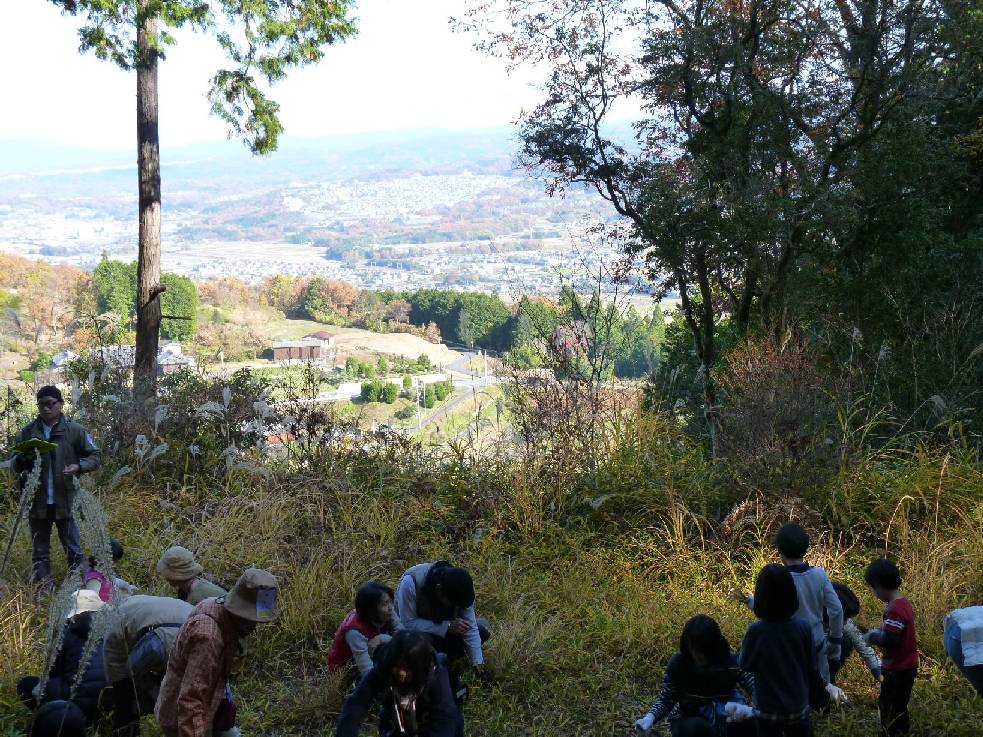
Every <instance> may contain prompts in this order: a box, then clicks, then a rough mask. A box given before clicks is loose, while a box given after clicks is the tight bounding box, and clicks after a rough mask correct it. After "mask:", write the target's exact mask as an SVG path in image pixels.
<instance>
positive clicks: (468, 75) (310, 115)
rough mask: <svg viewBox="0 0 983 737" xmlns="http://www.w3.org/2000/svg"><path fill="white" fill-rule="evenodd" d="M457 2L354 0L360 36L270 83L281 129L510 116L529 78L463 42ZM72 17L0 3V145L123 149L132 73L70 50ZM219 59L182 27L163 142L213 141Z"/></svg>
mask: <svg viewBox="0 0 983 737" xmlns="http://www.w3.org/2000/svg"><path fill="white" fill-rule="evenodd" d="M463 7H464V0H361V2H360V3H359V5H358V8H357V10H356V15H357V17H358V18H359V34H358V36H356V37H355V38H353V39H351V40H350V41H348V42H347V43H345V44H342V45H339V46H337V47H333V48H331V49H329V50H328V54H327V57H326V58H325V60H324V61H323V62H322V63H321V64H320V65H318V66H317V67H312V68H308V69H302V70H295V71H294V72H292V73H291V75H290V77H289V78H288V79H287V80H285V81H284V82H282V83H281V84H279V85H277V86H276V87H275V88H274V90H273V97H274V99H276V100H277V101H278V102H279V103H280V104H281V113H282V121H283V123H284V125H285V127H286V129H287V134H288V135H299V136H317V135H325V134H333V133H354V132H367V131H379V130H394V129H402V128H417V127H427V126H439V127H446V128H473V127H485V126H493V125H503V124H507V123H510V122H512V121H514V120H515V119H516V118H517V116H518V115H519V113H520V111H521V109H522V108H523V107H526V108H529V107H531V106H532V105H534V104H535V103H536V101H537V99H538V93H537V92H536V91H535V89H533V88H532V86H531V85H530V84H529V79H530V77H528V76H526V77H525V78H520V77H516V76H512V77H510V76H508V75H506V73H505V70H504V67H503V66H502V65H501V63H499V62H497V61H494V60H491V59H488V58H486V57H484V56H483V55H481V54H480V53H478V52H476V51H474V50H473V49H472V48H471V42H472V39H471V38H469V37H467V36H462V35H460V34H456V33H454V32H453V31H452V30H451V28H450V26H449V24H448V17H449V16H450V15H452V14H455V13H460V12H461V11H462V9H463ZM77 23H78V20H77V19H74V18H71V17H65V16H62V15H60V14H59V12H58V10H57V8H55V7H54V6H53V5H52V4H50V3H47V2H41V1H39V0H32V1H31V2H20V3H16V4H13V3H4V7H3V9H2V10H0V68H2V69H3V70H4V73H3V79H4V81H3V85H2V94H3V100H4V103H5V108H6V110H5V114H4V115H2V116H0V140H20V139H30V140H43V141H50V142H53V143H59V144H67V145H74V146H88V147H98V148H104V147H113V148H129V147H131V146H133V145H134V139H135V133H134V129H135V126H136V123H135V95H136V90H135V88H136V78H135V74H131V73H126V72H123V71H120V70H119V69H117V68H115V67H114V66H113V65H112V64H110V63H109V62H103V61H99V60H97V59H95V58H94V57H93V56H91V55H85V56H82V55H80V54H79V53H78V51H77V48H78V39H77V36H76V28H77ZM221 63H222V57H221V54H220V53H219V52H218V50H217V48H216V47H215V45H214V43H213V42H212V41H211V40H210V39H208V38H206V37H202V36H196V35H194V34H191V33H182V34H180V36H179V43H178V45H177V46H176V47H175V48H173V49H171V50H170V51H169V53H168V57H167V59H166V60H165V61H164V62H163V63H162V65H161V71H160V127H161V140H162V143H163V145H165V146H168V145H172V146H174V145H181V144H185V143H193V142H198V141H208V140H215V139H219V138H223V137H224V135H225V129H224V127H223V125H222V123H221V122H220V121H218V120H216V119H215V118H213V117H212V116H211V115H210V114H209V109H208V102H207V100H206V99H205V92H206V90H207V85H208V78H209V76H210V75H211V73H212V71H213V70H215V69H216V68H218V67H219V65H221Z"/></svg>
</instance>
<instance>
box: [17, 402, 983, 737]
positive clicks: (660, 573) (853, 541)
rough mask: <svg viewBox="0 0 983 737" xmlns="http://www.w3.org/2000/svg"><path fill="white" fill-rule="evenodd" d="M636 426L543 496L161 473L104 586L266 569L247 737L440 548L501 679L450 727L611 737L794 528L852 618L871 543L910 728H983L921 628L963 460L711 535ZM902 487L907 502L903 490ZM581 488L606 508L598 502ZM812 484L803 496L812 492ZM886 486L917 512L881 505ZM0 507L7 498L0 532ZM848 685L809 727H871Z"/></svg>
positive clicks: (972, 551)
mask: <svg viewBox="0 0 983 737" xmlns="http://www.w3.org/2000/svg"><path fill="white" fill-rule="evenodd" d="M647 422H650V423H651V424H647V425H643V426H635V427H634V428H633V429H632V428H630V427H629V428H624V429H623V433H624V437H623V438H622V439H621V440H619V444H618V445H617V446H616V448H615V450H614V452H613V453H612V455H611V459H613V460H610V462H606V463H605V464H602V465H601V467H600V468H599V469H598V471H597V473H596V475H593V476H592V477H591V478H590V479H579V480H578V479H577V478H574V477H570V478H568V479H567V482H566V483H567V484H568V485H566V486H557V485H555V484H553V483H552V482H551V483H544V481H543V478H542V476H541V473H540V468H539V467H538V466H537V465H536V464H535V462H534V461H533V460H531V459H530V457H529V456H524V457H522V458H523V460H522V461H520V460H517V458H519V457H520V456H515V455H510V454H508V453H504V452H502V453H499V454H498V455H495V456H489V457H485V458H483V459H482V460H481V461H480V462H474V461H473V460H472V461H471V462H468V460H467V459H466V458H460V457H458V458H455V457H453V456H452V457H444V458H442V459H439V460H440V462H436V461H434V462H431V461H427V460H426V458H425V457H423V456H420V455H417V454H416V453H415V451H411V450H408V449H405V448H403V447H402V446H399V445H398V444H397V445H389V446H386V445H380V446H373V447H348V448H347V449H342V448H339V449H337V450H336V451H333V452H331V453H327V454H322V455H320V456H318V457H317V459H316V460H315V459H311V460H310V461H309V462H308V464H307V465H306V466H305V467H303V468H300V467H294V468H290V469H288V468H283V467H277V465H276V461H275V460H273V459H268V462H269V463H270V464H272V465H273V468H274V470H275V471H276V472H275V473H274V474H273V475H272V477H270V478H269V479H267V478H265V477H263V476H258V475H250V474H247V473H245V472H243V471H238V470H237V471H233V472H232V475H231V476H228V477H225V478H223V477H221V475H218V476H214V475H210V476H207V477H205V476H202V477H195V478H190V479H186V480H185V483H183V484H181V483H177V482H176V481H175V479H174V478H171V477H169V476H168V473H169V471H168V470H167V467H165V466H161V467H160V468H159V469H157V471H156V473H157V480H156V482H151V480H150V478H149V477H147V476H146V475H144V476H139V477H138V476H134V477H128V478H127V479H124V481H123V482H122V483H121V484H120V485H119V486H118V487H117V488H115V489H114V490H112V491H107V490H102V491H101V492H100V494H99V497H100V499H101V502H102V505H103V506H104V508H105V509H106V511H107V512H108V513H109V515H110V517H111V525H112V532H113V534H114V535H115V536H116V537H118V538H120V539H121V540H122V541H123V543H124V545H125V547H126V550H127V555H126V557H125V558H124V560H123V561H121V563H120V565H119V573H120V575H122V576H123V577H124V578H126V579H128V580H130V581H133V582H134V583H136V584H138V585H140V586H141V587H142V588H143V589H144V590H145V591H147V592H150V593H166V588H165V587H164V585H163V583H162V582H161V581H159V580H157V579H156V578H155V577H154V574H153V564H154V562H155V561H156V558H157V556H158V555H159V553H160V551H161V550H163V549H164V548H165V547H167V546H168V545H170V544H172V543H175V542H179V543H181V544H184V545H186V546H188V547H190V548H191V549H193V550H194V551H195V552H196V553H197V554H198V556H199V557H200V558H201V559H202V561H203V562H204V563H205V565H206V567H207V569H208V570H209V571H210V572H211V573H212V574H214V575H215V576H216V577H217V578H218V579H219V580H220V581H221V582H223V583H225V584H231V583H232V582H233V581H234V579H235V577H236V574H237V573H238V572H239V571H241V570H242V569H243V568H244V567H245V566H248V565H254V564H255V565H260V566H265V567H268V568H269V569H271V570H272V571H273V572H274V573H275V574H276V575H277V576H278V577H279V578H280V580H281V582H282V585H283V592H282V603H283V617H282V618H281V619H280V621H279V622H278V623H276V624H275V625H273V626H270V627H264V628H261V629H260V631H259V632H258V633H257V635H256V637H255V639H254V641H253V642H252V644H251V649H250V654H249V657H248V660H247V662H246V665H245V668H244V673H243V675H242V678H241V680H240V682H239V683H238V684H237V685H236V690H237V693H238V695H239V699H240V707H241V709H240V716H241V722H242V727H243V732H244V733H245V734H255V735H298V736H300V735H315V734H316V735H321V734H325V733H330V732H331V730H332V724H333V720H334V718H335V715H336V713H337V711H338V709H339V707H340V703H341V699H342V697H343V692H344V688H345V686H346V684H345V683H344V682H343V680H342V679H339V678H337V677H332V676H328V675H327V674H326V668H325V660H326V652H327V648H328V644H329V642H330V638H331V636H332V634H333V631H334V627H335V626H336V625H337V623H338V621H339V620H340V618H341V617H342V616H343V614H344V613H345V611H347V609H348V608H349V607H350V606H351V602H352V598H353V593H354V590H355V588H356V587H357V586H358V584H359V583H361V582H362V581H363V580H366V579H368V578H379V579H382V580H385V581H389V582H390V583H395V582H396V580H397V578H398V576H399V575H400V574H401V573H402V571H403V570H405V568H406V567H408V566H409V565H411V564H413V563H415V562H417V561H420V560H426V559H434V558H437V557H449V558H452V559H453V560H455V561H457V562H460V563H461V564H463V565H465V566H467V567H468V568H470V569H471V571H472V572H473V574H474V576H475V580H476V586H477V590H478V604H479V609H480V614H483V615H486V616H488V617H489V618H490V619H491V621H492V623H493V640H492V642H491V643H490V644H489V648H488V659H489V661H490V663H491V664H492V666H493V668H494V669H495V670H496V672H497V674H498V677H499V682H498V686H497V687H496V688H495V689H494V690H492V691H481V690H474V691H473V695H472V700H471V702H470V703H469V704H468V706H467V710H466V720H467V724H468V728H467V733H468V734H469V735H472V736H473V737H503V736H505V735H507V736H509V737H511V736H512V735H516V736H522V737H547V736H549V737H554V736H555V735H558V734H562V735H565V736H569V737H575V736H580V735H584V736H586V735H627V734H630V728H631V725H632V723H633V721H634V720H635V719H636V718H637V717H638V716H639V715H641V713H643V711H644V710H645V709H646V708H647V707H648V705H649V704H650V703H651V701H652V700H653V699H654V698H655V696H656V694H657V692H658V688H659V684H660V680H661V673H662V668H663V666H664V663H665V662H666V660H667V659H668V658H669V657H670V655H671V654H672V653H673V652H674V651H675V648H676V644H677V641H678V636H679V632H680V629H681V627H682V625H683V623H684V622H685V620H686V619H687V618H688V617H689V616H691V615H692V614H694V613H697V612H701V611H702V612H706V613H709V614H712V615H713V616H715V617H717V618H718V620H719V621H720V622H721V625H722V627H723V629H724V631H725V633H726V634H727V636H728V638H729V639H730V641H731V643H732V644H733V645H734V646H736V645H737V644H738V643H739V641H740V638H741V636H742V633H743V631H744V629H745V627H746V626H747V624H748V623H749V622H750V621H751V615H750V613H749V612H748V611H747V610H746V609H745V608H743V607H742V606H740V605H739V604H737V603H735V602H734V601H732V600H731V599H729V598H728V596H727V589H728V588H729V587H731V586H733V587H738V588H742V589H748V588H749V587H750V585H751V581H752V580H753V575H754V573H755V571H756V570H757V569H758V568H759V567H760V565H761V564H762V563H764V562H767V561H769V560H772V559H773V558H774V553H773V552H772V551H771V550H770V546H769V544H768V540H769V538H770V535H771V533H772V531H773V529H774V527H775V525H777V524H778V523H780V522H781V521H783V520H784V519H787V518H789V517H795V518H798V519H803V520H804V521H806V523H807V524H808V525H809V526H810V527H811V528H812V529H813V531H814V536H815V538H816V540H817V544H816V545H815V547H814V549H813V550H812V551H811V553H810V559H811V560H812V561H813V562H815V563H819V564H822V565H823V566H825V567H827V568H828V569H829V570H830V572H831V574H832V575H833V576H834V577H835V578H837V579H839V580H844V581H847V582H848V583H850V584H851V586H852V587H853V588H854V590H855V591H857V592H858V594H860V595H861V600H862V603H863V611H862V614H861V617H860V619H861V624H864V625H873V624H875V623H876V622H877V621H878V620H879V618H880V610H879V606H878V605H877V603H876V602H875V601H874V600H873V599H872V597H871V596H870V595H869V594H867V593H866V591H865V589H864V587H863V586H862V575H861V574H862V570H863V566H864V565H865V564H866V562H867V560H869V558H871V557H873V556H875V555H879V554H880V553H881V552H882V549H881V548H880V547H879V546H881V547H882V546H883V545H884V541H885V539H886V540H887V546H888V549H889V552H890V553H891V554H892V555H894V556H896V557H897V559H898V560H899V562H900V564H901V567H902V569H903V572H904V574H905V578H906V580H905V586H904V588H905V591H906V593H907V594H908V595H909V597H910V598H911V599H912V601H913V603H914V606H915V610H916V613H917V615H918V626H919V638H920V646H921V648H922V650H923V651H924V653H925V658H924V660H923V667H922V671H921V675H920V677H919V680H918V683H917V685H916V689H915V696H914V698H913V714H914V721H915V731H914V732H913V734H914V735H915V736H916V737H927V736H928V735H947V736H948V735H952V736H953V737H962V736H965V737H970V735H978V734H979V725H980V724H981V723H983V700H980V699H978V698H977V697H975V696H974V695H973V694H972V692H971V690H970V688H969V686H968V684H967V683H966V682H965V681H964V680H963V679H962V678H961V677H960V676H959V675H958V673H957V672H956V671H955V669H954V668H953V667H952V666H951V665H949V664H947V663H946V662H945V661H944V659H943V657H942V649H941V619H940V616H941V614H942V613H943V612H944V611H946V610H947V609H948V608H950V607H952V606H954V605H957V604H963V603H966V597H967V596H968V595H969V592H970V591H971V590H973V589H974V587H976V589H975V590H981V589H980V588H979V587H980V584H981V583H983V581H981V571H980V566H979V561H980V559H981V557H983V532H981V527H983V525H981V522H983V508H981V498H983V493H980V492H983V486H981V485H979V484H980V479H981V478H983V474H981V472H980V470H979V469H978V468H974V467H972V466H967V465H966V464H965V463H964V461H962V460H959V459H955V460H953V459H950V460H949V461H948V462H947V463H946V464H945V465H946V468H945V472H944V473H943V474H941V475H940V471H941V470H942V468H941V466H942V463H943V461H944V456H943V458H939V457H936V456H932V455H926V456H924V457H922V458H917V457H914V456H909V457H907V458H906V459H903V460H901V461H892V463H891V464H885V465H881V466H877V465H876V464H875V463H874V462H873V461H872V462H871V465H870V466H868V467H867V469H866V471H865V472H864V475H863V478H864V479H866V482H865V483H867V484H868V486H865V487H864V488H863V489H857V490H856V492H857V493H858V494H859V495H860V496H862V497H863V498H868V499H873V498H883V499H884V502H883V509H882V508H880V507H879V508H878V509H877V510H875V511H874V512H873V513H871V514H870V515H869V516H865V517H864V523H863V525H862V527H861V528H860V529H861V531H862V532H863V533H864V535H863V536H860V535H856V534H854V532H855V531H854V530H851V529H847V528H842V527H841V528H838V529H835V530H834V531H829V530H828V525H829V523H828V522H825V521H824V520H825V519H827V518H826V517H825V516H824V515H823V514H821V513H820V512H818V511H816V510H817V509H819V508H820V507H819V505H818V504H816V503H814V502H813V503H811V504H809V505H806V504H804V503H802V502H797V503H791V502H788V503H786V502H765V501H760V500H757V499H753V500H751V501H748V502H746V503H745V504H743V505H741V506H740V507H739V508H738V510H737V512H735V514H734V515H732V517H731V518H729V519H728V521H727V524H726V525H724V526H721V525H720V524H719V522H718V521H719V520H722V519H724V517H725V515H726V512H727V511H728V510H730V509H732V508H733V507H734V502H735V501H737V500H735V499H733V498H732V497H731V496H729V495H728V491H727V489H721V488H719V487H717V486H715V485H714V483H715V482H714V479H713V475H712V473H711V471H710V470H709V469H708V468H707V466H706V464H705V462H703V461H701V460H700V459H699V457H698V455H697V454H694V453H693V451H692V449H691V448H688V447H685V446H684V445H683V444H681V442H680V441H679V440H678V438H676V437H675V436H674V435H673V434H672V433H671V431H670V430H668V429H667V426H666V425H665V424H660V423H659V422H657V421H655V420H650V421H647ZM120 460H123V459H120ZM922 466H924V467H922ZM106 474H107V476H108V475H110V474H111V469H107V470H106ZM844 478H845V477H844ZM851 478H852V479H853V480H854V481H855V480H856V478H858V476H856V475H854V476H852V477H851ZM929 478H934V480H935V485H934V486H928V485H927V479H929ZM940 478H941V482H940V481H939V479H940ZM949 479H953V480H954V481H953V483H952V484H951V485H950V483H949V481H948V480H949ZM905 487H907V488H908V491H909V492H911V493H908V494H901V491H902V489H903V488H905ZM973 488H975V489H976V491H977V494H976V496H975V498H974V497H973V496H972V494H971V491H972V489H973ZM598 490H600V491H601V492H602V493H605V494H609V495H610V499H609V500H606V501H602V503H600V504H598V505H596V506H595V505H594V504H592V503H591V502H592V500H595V499H596V498H597V494H598ZM826 491H827V493H828V494H829V495H830V496H834V495H837V494H839V495H841V496H842V495H845V494H849V493H851V489H849V488H843V487H836V488H835V489H827V490H826ZM813 493H814V494H815V498H821V494H822V490H818V489H817V490H814V492H813ZM899 495H900V497H899ZM904 496H910V497H911V498H913V499H915V500H916V502H915V503H911V502H905V503H903V504H899V503H898V502H899V499H900V498H903V497H904ZM889 498H890V499H894V503H893V506H891V507H890V512H888V511H886V510H887V509H888V506H889V505H888V502H887V500H888V499H889ZM936 509H937V510H938V514H937V515H936V514H935V511H936ZM11 516H12V512H11V511H10V510H9V509H8V510H7V511H6V512H5V513H4V516H3V524H4V527H5V528H6V525H7V524H9V522H10V520H11ZM936 520H937V521H936ZM889 526H890V534H889V535H888V527H889ZM56 545H57V544H56ZM29 557H30V556H29V550H28V546H27V540H26V538H24V537H23V536H22V537H20V538H18V539H17V540H16V541H15V544H14V546H13V550H12V559H11V568H10V573H11V575H9V576H8V577H7V578H8V580H7V581H6V582H5V583H4V586H3V588H4V595H3V597H2V598H0V651H2V653H3V655H4V663H5V665H4V668H3V672H2V675H0V735H2V734H5V732H4V730H6V733H8V734H11V735H13V734H19V731H18V730H21V729H22V728H23V727H24V724H25V721H26V716H27V715H26V712H25V711H24V710H23V709H22V708H21V707H20V705H19V704H18V703H16V696H15V695H14V693H13V686H14V682H15V678H16V677H17V676H18V675H21V674H25V673H31V672H36V671H37V670H38V668H39V667H40V664H41V662H42V659H43V657H44V651H45V631H46V619H47V615H46V612H45V609H46V607H45V606H43V605H41V606H39V605H38V604H37V603H36V602H35V599H34V595H33V594H32V591H31V589H30V587H29V586H28V585H27V584H26V581H25V580H24V578H25V577H26V572H27V571H28V568H29V565H30V561H29ZM58 563H59V565H62V566H63V563H61V562H60V561H59V562H58ZM845 687H846V689H847V691H848V693H849V694H850V696H851V704H850V705H849V706H847V707H845V708H843V709H838V710H836V711H835V712H834V714H833V715H832V716H831V717H830V718H829V719H828V720H827V721H825V722H824V723H822V724H820V726H819V729H818V734H819V735H843V736H844V737H852V736H854V735H857V736H859V735H870V734H872V733H873V731H874V728H873V725H874V724H875V722H876V712H875V706H874V699H875V697H876V693H875V689H874V684H873V683H872V682H871V681H870V679H869V677H868V676H866V675H865V673H864V672H863V670H862V666H861V665H860V664H859V663H857V662H852V663H851V664H850V665H849V666H848V668H847V671H846V679H845ZM149 721H150V720H148V722H149ZM148 733H150V734H152V733H155V732H153V728H152V727H150V725H149V724H148Z"/></svg>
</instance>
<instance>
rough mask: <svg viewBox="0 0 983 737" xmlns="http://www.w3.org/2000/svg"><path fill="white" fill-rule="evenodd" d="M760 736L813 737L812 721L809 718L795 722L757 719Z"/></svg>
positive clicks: (756, 724)
mask: <svg viewBox="0 0 983 737" xmlns="http://www.w3.org/2000/svg"><path fill="white" fill-rule="evenodd" d="M754 723H755V726H756V727H757V728H758V737H812V721H811V720H810V719H808V718H806V719H800V720H798V721H795V722H772V721H769V720H767V719H755V720H754Z"/></svg>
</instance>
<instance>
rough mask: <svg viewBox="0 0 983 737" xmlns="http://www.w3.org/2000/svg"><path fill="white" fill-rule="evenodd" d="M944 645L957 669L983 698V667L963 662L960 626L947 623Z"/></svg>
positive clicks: (954, 623)
mask: <svg viewBox="0 0 983 737" xmlns="http://www.w3.org/2000/svg"><path fill="white" fill-rule="evenodd" d="M942 644H943V645H944V646H945V654H946V655H948V656H949V657H950V658H951V659H952V662H953V663H955V664H956V667H957V668H959V670H960V671H962V674H963V675H964V676H966V679H967V680H968V681H969V682H970V684H971V685H972V686H973V688H974V689H976V693H978V694H979V695H980V696H983V665H970V666H967V665H966V664H965V661H964V660H963V644H962V633H961V632H960V631H959V625H958V624H957V623H956V622H954V621H952V620H950V621H948V622H946V625H945V633H944V634H943V635H942Z"/></svg>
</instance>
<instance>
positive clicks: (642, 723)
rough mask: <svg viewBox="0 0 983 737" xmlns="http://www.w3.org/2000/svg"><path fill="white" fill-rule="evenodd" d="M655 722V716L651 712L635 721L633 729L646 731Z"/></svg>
mask: <svg viewBox="0 0 983 737" xmlns="http://www.w3.org/2000/svg"><path fill="white" fill-rule="evenodd" d="M653 724H655V717H654V716H652V715H651V714H646V715H645V716H643V717H642V718H641V719H639V720H638V721H637V722H635V729H637V730H638V731H639V732H648V731H649V730H650V729H652V725H653Z"/></svg>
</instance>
